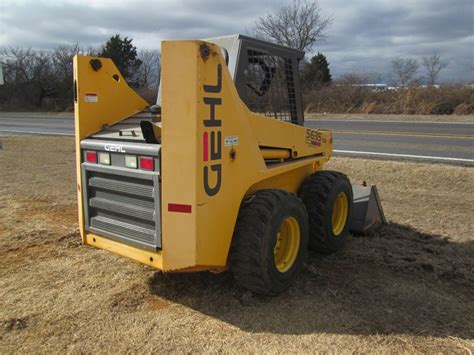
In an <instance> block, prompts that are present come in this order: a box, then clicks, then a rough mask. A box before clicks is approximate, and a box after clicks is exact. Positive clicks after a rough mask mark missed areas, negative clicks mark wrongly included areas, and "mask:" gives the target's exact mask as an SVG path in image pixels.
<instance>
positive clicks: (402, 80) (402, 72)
mask: <svg viewBox="0 0 474 355" xmlns="http://www.w3.org/2000/svg"><path fill="white" fill-rule="evenodd" d="M418 68H419V64H418V61H417V60H416V59H411V58H400V57H398V58H395V59H394V60H392V73H393V75H394V76H395V78H396V81H397V83H398V84H399V85H400V86H407V85H410V84H411V83H413V82H414V80H415V75H416V72H417V71H418Z"/></svg>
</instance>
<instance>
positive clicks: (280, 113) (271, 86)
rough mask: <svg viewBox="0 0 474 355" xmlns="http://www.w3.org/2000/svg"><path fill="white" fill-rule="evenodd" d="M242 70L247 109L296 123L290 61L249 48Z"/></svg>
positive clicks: (293, 83)
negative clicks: (245, 65) (243, 69)
mask: <svg viewBox="0 0 474 355" xmlns="http://www.w3.org/2000/svg"><path fill="white" fill-rule="evenodd" d="M247 57H248V63H247V68H246V69H245V71H244V73H245V81H246V91H247V93H246V94H247V95H246V96H247V101H248V102H247V105H248V107H249V109H250V110H252V111H253V112H257V113H260V114H263V115H265V116H268V117H273V118H276V119H279V120H282V121H287V122H293V123H297V122H298V119H297V109H296V90H295V82H294V77H293V68H292V61H291V59H287V58H283V57H281V56H277V55H270V54H268V53H265V52H261V51H256V50H253V49H249V50H248V51H247Z"/></svg>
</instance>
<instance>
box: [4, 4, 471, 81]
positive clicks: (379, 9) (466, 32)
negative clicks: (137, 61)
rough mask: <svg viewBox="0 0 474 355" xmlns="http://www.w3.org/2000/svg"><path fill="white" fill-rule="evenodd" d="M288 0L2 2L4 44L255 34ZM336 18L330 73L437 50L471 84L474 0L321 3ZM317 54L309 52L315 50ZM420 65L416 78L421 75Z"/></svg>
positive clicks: (139, 42) (324, 46)
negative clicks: (256, 27) (261, 20)
mask: <svg viewBox="0 0 474 355" xmlns="http://www.w3.org/2000/svg"><path fill="white" fill-rule="evenodd" d="M288 3H290V1H289V0H273V1H270V0H262V1H258V0H174V1H173V0H155V1H153V0H148V1H145V0H135V1H132V0H129V1H123V0H109V1H105V0H87V1H82V0H74V1H73V0H44V1H42V0H31V1H29V0H0V48H1V47H11V46H13V47H17V46H20V47H32V48H35V49H45V50H47V49H51V48H54V47H57V46H58V45H63V44H74V43H76V42H77V43H79V44H80V45H81V46H83V47H99V46H100V45H101V44H103V43H104V42H105V41H106V40H107V39H108V38H109V37H110V36H112V35H114V34H116V33H119V34H121V35H122V36H128V37H129V38H133V43H134V44H135V45H136V46H137V48H138V49H145V48H146V49H159V47H160V41H162V40H164V39H198V38H208V37H215V36H222V35H228V34H234V33H242V34H251V33H252V28H253V24H254V22H255V20H256V19H257V18H258V17H259V16H264V15H266V14H268V13H271V12H274V11H276V10H278V8H279V7H281V6H284V5H286V4H288ZM319 5H320V7H321V10H322V13H323V15H324V16H330V17H331V18H332V19H333V21H332V24H331V26H330V27H329V28H328V30H327V38H326V40H325V41H324V42H322V43H318V44H317V45H316V46H315V47H314V49H313V52H317V51H320V52H322V53H323V54H324V55H325V56H326V57H327V58H328V61H329V63H330V69H331V73H332V75H333V78H338V77H340V76H342V75H344V74H345V73H350V72H360V73H373V72H376V73H380V74H381V75H382V79H381V81H382V82H387V81H388V80H389V72H390V61H391V60H392V59H394V58H396V57H403V58H414V59H417V60H418V61H420V62H421V58H422V57H423V56H429V55H432V54H433V53H439V54H440V55H441V58H442V60H443V61H444V62H447V63H448V66H447V68H446V69H445V70H444V71H443V72H442V74H441V76H440V79H441V80H442V81H464V82H472V81H474V1H473V0H319ZM311 54H314V53H308V55H311ZM423 74H424V73H423V69H422V68H420V70H419V75H423Z"/></svg>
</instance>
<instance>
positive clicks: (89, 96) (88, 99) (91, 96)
mask: <svg viewBox="0 0 474 355" xmlns="http://www.w3.org/2000/svg"><path fill="white" fill-rule="evenodd" d="M84 101H85V102H98V101H99V96H97V94H94V93H92V92H86V95H85V96H84Z"/></svg>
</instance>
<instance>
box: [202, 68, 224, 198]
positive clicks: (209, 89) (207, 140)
mask: <svg viewBox="0 0 474 355" xmlns="http://www.w3.org/2000/svg"><path fill="white" fill-rule="evenodd" d="M203 89H204V92H205V96H204V98H203V101H204V104H205V105H207V107H208V111H207V112H208V113H207V116H206V117H205V119H204V120H203V121H202V123H203V124H204V127H205V131H204V132H203V134H202V146H203V161H204V167H203V173H204V190H205V191H206V194H208V195H209V196H214V195H215V194H217V193H218V192H219V190H220V188H221V183H222V132H221V128H222V119H221V118H217V117H216V107H217V106H221V105H222V98H221V97H219V96H220V95H219V94H220V92H221V90H222V66H221V65H220V64H219V65H218V66H217V84H216V85H203ZM211 174H212V175H213V176H214V178H213V179H212V180H213V181H215V183H214V184H213V186H210V180H211Z"/></svg>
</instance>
